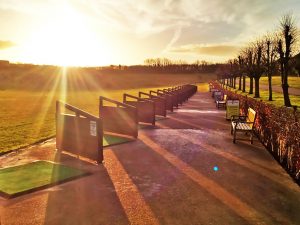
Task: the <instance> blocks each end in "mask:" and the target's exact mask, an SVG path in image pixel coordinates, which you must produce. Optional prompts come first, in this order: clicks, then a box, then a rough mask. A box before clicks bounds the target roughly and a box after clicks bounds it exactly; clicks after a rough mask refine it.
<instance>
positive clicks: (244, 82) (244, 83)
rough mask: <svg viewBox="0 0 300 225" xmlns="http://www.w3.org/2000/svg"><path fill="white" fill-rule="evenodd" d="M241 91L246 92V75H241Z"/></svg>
mask: <svg viewBox="0 0 300 225" xmlns="http://www.w3.org/2000/svg"><path fill="white" fill-rule="evenodd" d="M243 92H246V77H245V76H243Z"/></svg>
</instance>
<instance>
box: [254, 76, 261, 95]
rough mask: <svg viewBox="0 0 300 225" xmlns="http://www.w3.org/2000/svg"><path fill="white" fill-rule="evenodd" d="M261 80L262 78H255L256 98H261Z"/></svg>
mask: <svg viewBox="0 0 300 225" xmlns="http://www.w3.org/2000/svg"><path fill="white" fill-rule="evenodd" d="M259 79H260V77H255V79H254V81H255V94H254V98H260V95H259Z"/></svg>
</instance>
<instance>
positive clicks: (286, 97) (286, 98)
mask: <svg viewBox="0 0 300 225" xmlns="http://www.w3.org/2000/svg"><path fill="white" fill-rule="evenodd" d="M284 80H285V79H284ZM286 80H287V79H286ZM282 93H283V98H284V105H285V106H287V107H291V106H292V104H291V101H290V96H289V85H288V84H287V82H285V83H283V84H282Z"/></svg>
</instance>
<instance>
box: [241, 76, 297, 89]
mask: <svg viewBox="0 0 300 225" xmlns="http://www.w3.org/2000/svg"><path fill="white" fill-rule="evenodd" d="M246 80H247V82H250V78H249V77H247V79H246ZM253 83H254V82H253ZM259 83H260V84H262V85H268V77H261V78H260V80H259ZM288 83H289V86H290V87H291V88H299V89H300V77H289V79H288ZM272 86H281V77H280V76H274V77H272Z"/></svg>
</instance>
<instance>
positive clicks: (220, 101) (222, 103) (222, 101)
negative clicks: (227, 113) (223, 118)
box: [216, 95, 227, 109]
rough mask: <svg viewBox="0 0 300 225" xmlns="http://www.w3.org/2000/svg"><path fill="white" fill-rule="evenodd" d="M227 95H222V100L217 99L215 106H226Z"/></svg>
mask: <svg viewBox="0 0 300 225" xmlns="http://www.w3.org/2000/svg"><path fill="white" fill-rule="evenodd" d="M226 102H227V95H224V96H223V100H217V102H216V107H217V108H218V109H219V108H221V107H223V108H226Z"/></svg>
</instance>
